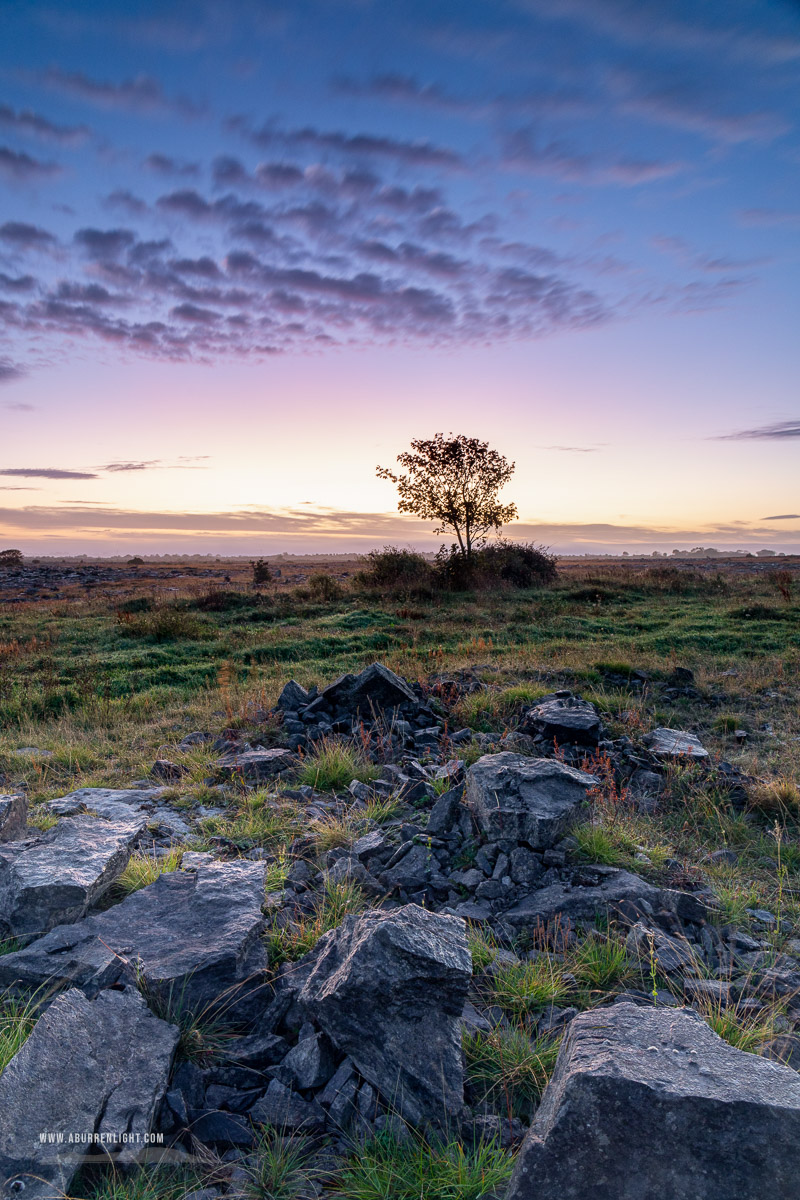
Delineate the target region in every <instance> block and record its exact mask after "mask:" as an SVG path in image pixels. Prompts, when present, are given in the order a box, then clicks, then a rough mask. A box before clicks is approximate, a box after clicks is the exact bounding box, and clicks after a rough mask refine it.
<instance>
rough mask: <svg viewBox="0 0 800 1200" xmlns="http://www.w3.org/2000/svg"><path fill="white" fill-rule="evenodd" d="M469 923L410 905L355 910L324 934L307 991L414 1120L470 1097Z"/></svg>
mask: <svg viewBox="0 0 800 1200" xmlns="http://www.w3.org/2000/svg"><path fill="white" fill-rule="evenodd" d="M471 970H472V960H471V956H470V953H469V949H468V947H467V939H466V926H465V924H464V922H463V921H461V920H459V919H458V918H456V917H449V916H443V915H439V914H436V913H432V912H429V911H427V910H426V909H423V908H419V907H418V906H417V905H415V904H409V905H405V906H404V907H402V908H399V909H395V910H393V911H379V910H372V911H369V912H366V913H363V914H361V915H358V916H349V917H346V918H345V920H344V922H343V923H342V925H341V926H340V927H339V929H337V930H334V931H333V932H331V933H328V934H326V935H325V937H323V938H322V940H321V942H320V943H319V945H318V947H317V949H316V951H315V958H314V965H313V967H312V969H311V972H310V974H309V977H308V979H307V980H306V983H305V985H304V987H303V989H302V991H301V993H300V996H299V1001H300V1003H301V1005H302V1006H304V1007H305V1008H306V1010H307V1011H308V1012H309V1014H310V1015H312V1016H313V1018H314V1020H315V1021H316V1023H317V1024H318V1025H320V1026H321V1027H322V1029H323V1030H324V1031H325V1032H326V1033H327V1034H328V1036H329V1037H330V1039H331V1041H332V1042H333V1043H334V1045H335V1046H337V1047H338V1048H339V1050H341V1051H343V1052H344V1053H346V1054H348V1055H349V1056H350V1058H351V1059H352V1061H353V1063H354V1064H355V1067H356V1068H357V1070H358V1071H359V1072H360V1074H361V1075H362V1076H363V1077H364V1078H365V1079H366V1080H368V1081H369V1082H370V1083H371V1084H372V1085H373V1086H374V1087H375V1088H377V1090H378V1091H379V1092H380V1094H381V1095H382V1096H383V1098H384V1100H385V1101H386V1102H387V1103H389V1104H390V1105H392V1106H394V1107H395V1108H397V1109H398V1111H399V1112H400V1113H401V1114H402V1116H403V1117H404V1118H405V1119H406V1120H409V1121H411V1122H412V1123H414V1124H420V1123H422V1122H424V1121H433V1122H436V1123H440V1124H442V1123H445V1122H446V1121H447V1120H448V1118H450V1119H452V1118H453V1117H454V1116H457V1115H458V1113H459V1112H460V1110H461V1108H462V1106H463V1086H464V1085H463V1063H462V1056H461V1036H460V1018H461V1013H462V1010H463V1007H464V1001H465V999H466V995H467V989H468V987H469V982H470V978H471Z"/></svg>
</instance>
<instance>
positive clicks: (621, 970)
mask: <svg viewBox="0 0 800 1200" xmlns="http://www.w3.org/2000/svg"><path fill="white" fill-rule="evenodd" d="M569 969H570V971H571V972H572V974H573V975H574V976H575V977H576V979H577V980H578V981H579V983H582V984H585V985H587V986H588V987H590V988H603V989H605V988H609V987H611V986H613V985H614V984H617V983H621V982H623V980H625V979H628V978H630V977H631V975H632V973H633V964H632V963H631V961H630V959H629V958H628V953H627V951H626V949H625V944H624V942H621V941H618V940H617V939H616V938H615V937H613V936H611V935H603V934H598V936H596V937H588V938H586V940H585V941H584V942H581V944H580V946H579V947H578V948H577V950H575V951H573V953H572V954H570V956H569Z"/></svg>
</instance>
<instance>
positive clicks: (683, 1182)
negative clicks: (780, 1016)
mask: <svg viewBox="0 0 800 1200" xmlns="http://www.w3.org/2000/svg"><path fill="white" fill-rule="evenodd" d="M798 1179H800V1076H799V1075H798V1074H797V1072H796V1071H792V1070H791V1069H789V1068H788V1067H784V1066H782V1065H780V1064H779V1063H775V1062H770V1061H766V1060H765V1059H763V1058H759V1057H758V1056H757V1055H754V1054H746V1053H744V1052H743V1051H741V1050H736V1049H734V1048H733V1047H732V1046H730V1045H728V1043H727V1042H724V1041H722V1039H721V1038H719V1037H717V1035H716V1034H715V1033H713V1032H712V1031H711V1029H710V1028H709V1027H708V1025H706V1023H705V1022H704V1021H703V1020H702V1018H701V1017H699V1016H698V1015H697V1014H696V1013H693V1012H691V1011H690V1010H675V1009H661V1008H639V1007H636V1006H634V1005H632V1004H628V1003H622V1004H615V1005H614V1006H613V1007H611V1008H603V1009H595V1010H594V1011H592V1012H586V1013H582V1014H581V1015H580V1016H578V1017H576V1018H575V1019H574V1020H573V1021H572V1023H571V1024H570V1026H569V1029H568V1032H567V1034H566V1036H565V1038H564V1042H563V1043H562V1046H561V1051H560V1053H559V1057H558V1063H557V1066H556V1070H555V1073H554V1075H553V1078H552V1080H551V1081H550V1084H549V1086H548V1088H547V1090H546V1092H545V1094H544V1097H543V1100H542V1103H541V1106H540V1108H539V1110H538V1112H537V1114H536V1117H535V1119H534V1122H533V1125H532V1126H531V1129H530V1130H529V1132H528V1134H527V1137H526V1138H525V1141H524V1143H523V1145H522V1149H521V1150H520V1153H519V1157H518V1159H517V1163H516V1167H515V1169H514V1174H513V1176H512V1179H511V1183H510V1186H509V1189H508V1200H538V1198H539V1197H542V1196H558V1197H559V1200H586V1197H588V1196H591V1197H592V1198H593V1200H620V1197H631V1198H633V1197H636V1198H637V1200H638V1198H639V1197H641V1198H642V1200H651V1198H652V1200H659V1198H661V1197H664V1198H666V1197H670V1198H672V1197H674V1198H675V1200H677V1198H678V1197H679V1198H680V1200H732V1198H733V1197H736V1200H761V1198H762V1197H764V1196H776V1197H777V1196H782V1197H784V1196H785V1197H787V1198H788V1197H790V1196H795V1195H797V1187H798Z"/></svg>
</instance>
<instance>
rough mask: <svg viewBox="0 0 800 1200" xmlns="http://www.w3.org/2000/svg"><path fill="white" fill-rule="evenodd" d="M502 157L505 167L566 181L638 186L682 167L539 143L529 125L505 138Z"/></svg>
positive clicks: (676, 164)
mask: <svg viewBox="0 0 800 1200" xmlns="http://www.w3.org/2000/svg"><path fill="white" fill-rule="evenodd" d="M503 160H504V163H505V165H506V167H510V168H513V169H516V170H526V171H533V172H534V173H535V174H540V175H554V176H556V178H558V179H563V180H565V181H566V182H568V183H588V184H598V185H601V186H606V185H615V186H618V187H638V186H639V185H640V184H645V183H654V182H657V181H659V180H662V179H671V178H672V177H673V176H674V175H677V174H678V173H679V172H681V171H683V170H684V168H685V164H684V163H681V162H677V161H671V162H670V161H664V160H658V159H637V158H616V159H612V158H603V157H601V156H599V155H596V154H582V153H579V152H578V151H576V150H574V149H573V148H572V147H571V146H569V145H567V144H566V143H564V142H557V141H551V142H546V143H542V142H540V141H539V139H538V137H537V132H536V130H534V129H533V128H532V127H529V128H526V129H518V130H517V131H516V132H515V133H513V134H511V135H509V136H508V137H507V138H506V139H505V145H504V153H503Z"/></svg>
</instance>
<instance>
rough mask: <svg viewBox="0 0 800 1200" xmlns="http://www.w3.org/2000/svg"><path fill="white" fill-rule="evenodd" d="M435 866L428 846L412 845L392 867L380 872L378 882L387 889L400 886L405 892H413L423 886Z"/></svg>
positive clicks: (435, 863)
mask: <svg viewBox="0 0 800 1200" xmlns="http://www.w3.org/2000/svg"><path fill="white" fill-rule="evenodd" d="M437 866H438V864H437V862H436V861H435V859H434V858H433V855H432V853H431V850H430V848H429V847H428V846H423V845H421V844H419V845H412V847H411V849H410V850H409V851H408V852H407V853H406V854H404V855H403V857H402V858H401V859H400V860H399V861H398V862H396V863H395V864H394V866H393V867H391V868H390V869H389V870H386V871H384V872H383V873H382V874H381V876H380V882H381V883H382V884H383V886H384V887H385V888H386V889H387V890H388V891H391V890H392V889H393V888H398V887H400V888H403V889H404V890H405V891H406V892H408V891H412V892H413V891H416V890H417V889H419V888H421V887H424V886H425V884H426V882H427V880H428V877H429V875H430V873H431V871H432V870H433V869H434V868H435V867H437Z"/></svg>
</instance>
